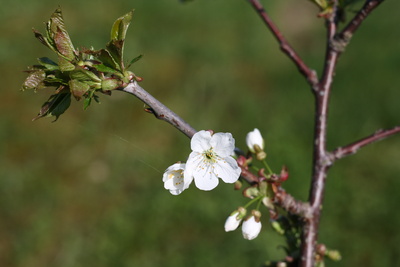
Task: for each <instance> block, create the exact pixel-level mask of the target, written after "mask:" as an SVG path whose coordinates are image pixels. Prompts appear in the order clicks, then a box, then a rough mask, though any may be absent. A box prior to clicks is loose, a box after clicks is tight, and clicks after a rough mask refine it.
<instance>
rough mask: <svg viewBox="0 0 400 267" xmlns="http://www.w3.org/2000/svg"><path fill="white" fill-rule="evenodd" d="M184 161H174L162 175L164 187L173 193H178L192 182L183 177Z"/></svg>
mask: <svg viewBox="0 0 400 267" xmlns="http://www.w3.org/2000/svg"><path fill="white" fill-rule="evenodd" d="M184 170H185V163H175V164H174V165H171V166H169V167H168V169H166V170H165V172H164V175H163V182H164V188H165V189H167V190H169V192H170V193H171V194H173V195H179V194H180V193H182V192H183V191H184V190H185V189H187V188H188V187H189V185H190V183H191V182H192V180H193V179H192V178H191V179H185V178H184V175H183V173H184Z"/></svg>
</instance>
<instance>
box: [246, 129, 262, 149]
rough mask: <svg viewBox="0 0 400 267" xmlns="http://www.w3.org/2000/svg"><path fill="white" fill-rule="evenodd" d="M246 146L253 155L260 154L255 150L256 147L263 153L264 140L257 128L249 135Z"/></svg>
mask: <svg viewBox="0 0 400 267" xmlns="http://www.w3.org/2000/svg"><path fill="white" fill-rule="evenodd" d="M246 144H247V147H248V148H249V150H250V151H251V152H252V153H257V152H258V151H257V149H256V148H255V147H256V146H258V147H259V149H261V151H262V150H264V139H263V138H262V136H261V133H260V131H259V130H258V129H257V128H255V129H254V130H253V131H252V132H249V133H248V134H247V136H246Z"/></svg>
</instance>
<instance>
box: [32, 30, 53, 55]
mask: <svg viewBox="0 0 400 267" xmlns="http://www.w3.org/2000/svg"><path fill="white" fill-rule="evenodd" d="M32 31H33V34H34V35H35V37H36V38H37V39H38V40H39V41H40V42H41V43H42V44H43V45H45V46H47V47H48V48H50V49H51V50H53V51H54V52H56V49H55V47H54V46H53V44H52V43H50V42H49V40H48V38H46V37H44V36H43V34H41V33H40V32H38V31H37V30H35V29H32Z"/></svg>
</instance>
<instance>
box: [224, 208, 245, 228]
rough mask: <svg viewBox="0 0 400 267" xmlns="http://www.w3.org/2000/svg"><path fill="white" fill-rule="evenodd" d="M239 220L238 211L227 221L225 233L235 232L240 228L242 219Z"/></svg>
mask: <svg viewBox="0 0 400 267" xmlns="http://www.w3.org/2000/svg"><path fill="white" fill-rule="evenodd" d="M238 218H239V212H238V211H236V212H234V213H233V214H232V215H230V216H229V217H228V218H227V219H226V221H225V232H230V231H234V230H236V229H237V228H238V226H239V224H240V222H241V221H242V218H240V219H238Z"/></svg>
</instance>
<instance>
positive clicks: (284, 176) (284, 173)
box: [279, 166, 289, 182]
mask: <svg viewBox="0 0 400 267" xmlns="http://www.w3.org/2000/svg"><path fill="white" fill-rule="evenodd" d="M279 177H280V180H281V181H282V182H284V181H286V180H287V179H288V178H289V170H288V168H287V167H286V166H283V167H282V170H281V174H280V175H279Z"/></svg>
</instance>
